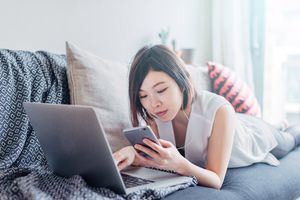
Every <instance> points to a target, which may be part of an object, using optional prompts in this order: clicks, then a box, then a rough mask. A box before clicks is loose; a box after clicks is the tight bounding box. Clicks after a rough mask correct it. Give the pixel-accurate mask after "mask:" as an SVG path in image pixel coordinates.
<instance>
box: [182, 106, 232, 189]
mask: <svg viewBox="0 0 300 200" xmlns="http://www.w3.org/2000/svg"><path fill="white" fill-rule="evenodd" d="M235 123H236V116H235V112H234V110H233V108H232V107H231V106H230V105H226V106H222V107H220V108H219V109H218V111H217V113H216V116H215V120H214V124H213V129H212V134H211V136H210V138H209V142H208V152H207V164H206V169H203V168H201V167H198V166H196V165H194V164H192V163H190V162H185V163H184V167H183V168H182V169H181V170H182V172H181V173H182V174H184V175H190V176H196V178H197V180H198V183H200V184H201V185H205V186H208V187H212V188H215V189H220V188H221V187H222V184H223V181H224V177H225V174H226V171H227V167H228V163H229V159H230V156H231V150H232V144H233V138H234V133H235Z"/></svg>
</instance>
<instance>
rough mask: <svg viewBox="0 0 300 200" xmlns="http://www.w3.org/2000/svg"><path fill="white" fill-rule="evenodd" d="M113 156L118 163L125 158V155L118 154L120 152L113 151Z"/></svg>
mask: <svg viewBox="0 0 300 200" xmlns="http://www.w3.org/2000/svg"><path fill="white" fill-rule="evenodd" d="M113 157H114V159H115V161H116V163H119V162H121V161H122V160H124V159H125V157H124V156H123V155H122V154H120V152H116V153H114V154H113Z"/></svg>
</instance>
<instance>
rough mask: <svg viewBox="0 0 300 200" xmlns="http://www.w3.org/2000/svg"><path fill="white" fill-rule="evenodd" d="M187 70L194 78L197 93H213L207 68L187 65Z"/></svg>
mask: <svg viewBox="0 0 300 200" xmlns="http://www.w3.org/2000/svg"><path fill="white" fill-rule="evenodd" d="M186 68H187V70H188V72H189V73H190V75H191V77H192V80H193V82H194V85H195V87H196V90H197V91H201V90H207V91H211V81H210V78H209V76H208V68H207V66H200V65H186Z"/></svg>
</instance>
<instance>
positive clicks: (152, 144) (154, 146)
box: [143, 139, 163, 153]
mask: <svg viewBox="0 0 300 200" xmlns="http://www.w3.org/2000/svg"><path fill="white" fill-rule="evenodd" d="M143 142H144V143H145V144H146V145H148V146H149V147H150V148H151V149H153V150H155V151H156V152H158V153H160V152H161V151H163V147H162V146H160V145H158V144H156V143H155V142H153V141H151V140H149V139H144V140H143Z"/></svg>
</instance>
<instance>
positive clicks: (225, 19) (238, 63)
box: [211, 0, 254, 90]
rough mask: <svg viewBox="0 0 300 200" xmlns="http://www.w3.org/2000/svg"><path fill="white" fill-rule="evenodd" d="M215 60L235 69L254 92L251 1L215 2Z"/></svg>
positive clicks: (213, 16)
mask: <svg viewBox="0 0 300 200" xmlns="http://www.w3.org/2000/svg"><path fill="white" fill-rule="evenodd" d="M211 2H212V4H211V5H212V59H213V60H214V61H216V62H220V63H223V64H224V65H226V66H228V67H230V68H232V69H233V70H234V71H236V73H237V74H238V75H239V76H240V77H241V78H242V79H243V80H245V81H246V82H247V84H248V85H249V87H250V88H251V89H253V90H254V82H253V67H252V61H251V45H250V41H251V40H250V29H251V24H250V18H249V13H250V7H249V5H250V3H249V0H242V1H241V0H212V1H211Z"/></svg>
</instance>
